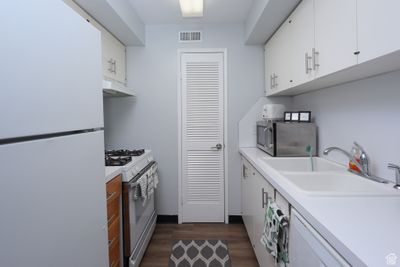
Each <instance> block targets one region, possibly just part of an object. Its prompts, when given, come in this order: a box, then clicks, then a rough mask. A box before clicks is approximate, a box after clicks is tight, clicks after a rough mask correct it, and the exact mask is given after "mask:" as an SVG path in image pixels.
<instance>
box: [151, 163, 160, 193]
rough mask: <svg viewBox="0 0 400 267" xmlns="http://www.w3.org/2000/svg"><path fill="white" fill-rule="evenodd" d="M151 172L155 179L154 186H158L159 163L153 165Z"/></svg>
mask: <svg viewBox="0 0 400 267" xmlns="http://www.w3.org/2000/svg"><path fill="white" fill-rule="evenodd" d="M151 174H152V176H153V180H154V188H157V186H158V182H159V179H158V164H157V163H154V165H153V166H152V167H151Z"/></svg>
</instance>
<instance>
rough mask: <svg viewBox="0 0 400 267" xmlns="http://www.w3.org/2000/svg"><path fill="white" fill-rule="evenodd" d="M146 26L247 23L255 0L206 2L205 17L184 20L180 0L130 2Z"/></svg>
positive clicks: (136, 0) (211, 0)
mask: <svg viewBox="0 0 400 267" xmlns="http://www.w3.org/2000/svg"><path fill="white" fill-rule="evenodd" d="M129 1H130V3H131V4H132V6H133V8H134V9H135V11H136V13H137V14H138V16H139V17H140V18H141V19H142V21H143V22H144V23H145V24H146V25H155V24H192V23H238V22H245V20H246V18H247V15H248V13H249V11H250V8H251V6H252V3H253V0H204V17H202V18H182V16H181V10H180V7H179V0H129Z"/></svg>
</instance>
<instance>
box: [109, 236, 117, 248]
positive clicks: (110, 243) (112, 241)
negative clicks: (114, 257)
mask: <svg viewBox="0 0 400 267" xmlns="http://www.w3.org/2000/svg"><path fill="white" fill-rule="evenodd" d="M116 239H117V237H114V238H113V239H111V240H109V241H108V247H109V248H110V247H112V245H113V244H114V242H115V240H116Z"/></svg>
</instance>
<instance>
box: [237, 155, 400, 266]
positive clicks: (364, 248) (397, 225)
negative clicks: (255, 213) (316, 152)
mask: <svg viewBox="0 0 400 267" xmlns="http://www.w3.org/2000/svg"><path fill="white" fill-rule="evenodd" d="M240 154H242V155H243V156H244V157H245V158H246V159H247V160H248V161H249V162H250V163H251V164H252V165H253V166H254V167H255V168H256V169H257V170H258V172H260V173H261V174H262V175H263V176H264V178H265V179H266V180H267V181H268V182H270V183H271V184H272V185H273V186H274V187H275V188H276V189H277V190H278V191H279V192H280V193H281V194H282V195H283V196H284V197H285V198H286V199H287V200H288V201H289V202H290V203H291V205H292V206H293V207H294V208H295V209H296V210H297V211H298V212H300V214H302V216H303V217H304V218H305V219H306V220H307V221H308V222H309V223H310V224H311V225H312V226H313V227H314V228H315V229H316V230H317V231H318V232H319V233H320V234H321V235H322V236H323V237H324V238H325V239H326V240H327V241H328V242H329V243H330V244H331V245H332V246H333V247H334V248H335V249H336V250H337V251H338V252H339V253H340V254H341V255H342V256H343V257H344V258H345V259H346V260H347V261H348V262H349V263H350V264H351V265H352V266H373V267H375V266H377V267H379V266H388V265H387V264H386V259H385V257H386V256H387V255H388V254H390V253H395V254H396V255H397V257H399V259H398V260H397V265H392V266H400V233H399V229H400V197H360V196H357V197H345V196H343V197H342V196H341V197H315V196H314V197H313V196H306V195H304V194H302V193H301V192H299V191H298V190H296V189H295V188H294V187H293V186H292V185H291V184H290V183H289V182H287V181H286V180H285V179H284V178H282V176H281V174H279V173H278V172H276V171H275V170H274V169H272V168H271V167H270V166H268V165H267V164H266V163H265V162H263V161H261V160H260V159H261V158H265V157H269V155H267V154H266V153H264V152H262V151H261V150H259V149H258V148H241V149H240ZM399 196H400V193H399Z"/></svg>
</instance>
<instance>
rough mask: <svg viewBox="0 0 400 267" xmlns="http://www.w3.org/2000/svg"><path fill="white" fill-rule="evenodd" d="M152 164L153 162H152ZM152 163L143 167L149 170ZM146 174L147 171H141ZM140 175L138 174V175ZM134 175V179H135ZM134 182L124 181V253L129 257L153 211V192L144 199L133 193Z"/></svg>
mask: <svg viewBox="0 0 400 267" xmlns="http://www.w3.org/2000/svg"><path fill="white" fill-rule="evenodd" d="M152 165H154V163H153V164H152ZM152 165H150V166H149V165H148V166H147V167H146V168H145V169H147V170H149V169H150V168H151V166H152ZM140 175H141V176H143V175H148V171H146V172H144V173H141V174H140ZM139 177H140V176H139ZM139 177H136V178H135V180H137V178H139ZM134 184H135V182H133V181H132V182H129V183H124V207H123V209H124V255H125V257H130V256H131V254H132V252H133V251H134V250H135V248H136V246H137V245H138V243H139V240H140V237H141V235H142V234H143V233H144V232H145V229H146V226H147V224H148V223H149V221H150V219H151V217H152V215H153V213H154V210H155V208H154V194H152V195H151V196H150V197H148V198H147V199H146V200H144V199H143V198H141V197H137V194H136V193H135V191H136V189H135V187H136V186H135V185H134Z"/></svg>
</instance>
